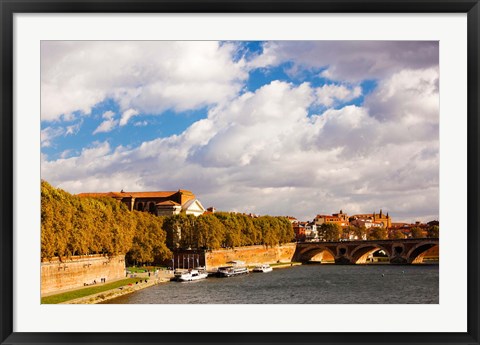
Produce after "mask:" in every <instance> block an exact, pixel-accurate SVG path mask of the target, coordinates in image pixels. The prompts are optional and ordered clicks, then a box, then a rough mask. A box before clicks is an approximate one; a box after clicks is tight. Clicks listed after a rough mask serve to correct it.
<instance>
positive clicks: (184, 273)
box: [172, 269, 208, 282]
mask: <svg viewBox="0 0 480 345" xmlns="http://www.w3.org/2000/svg"><path fill="white" fill-rule="evenodd" d="M207 277H208V273H207V272H205V271H204V270H198V269H189V270H176V271H175V273H174V277H173V278H172V280H174V281H179V282H190V281H194V280H201V279H205V278H207Z"/></svg>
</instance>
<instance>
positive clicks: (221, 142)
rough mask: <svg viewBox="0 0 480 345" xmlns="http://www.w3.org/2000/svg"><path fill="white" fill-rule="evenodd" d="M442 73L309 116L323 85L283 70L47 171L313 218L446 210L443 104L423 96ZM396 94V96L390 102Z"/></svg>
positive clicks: (71, 179) (96, 185) (413, 215)
mask: <svg viewBox="0 0 480 345" xmlns="http://www.w3.org/2000/svg"><path fill="white" fill-rule="evenodd" d="M435 84H436V78H435V77H434V73H433V72H431V71H430V70H429V69H426V70H423V69H421V70H416V71H414V70H410V71H406V72H399V73H397V74H395V75H393V76H392V77H391V78H389V79H387V80H386V81H385V82H382V83H380V84H379V87H378V90H376V91H375V92H374V93H372V94H370V95H368V96H367V98H366V104H368V107H360V106H347V107H343V108H341V109H337V110H332V109H330V110H327V111H326V112H325V113H323V114H320V115H315V116H311V117H309V116H308V108H309V107H310V106H311V105H312V104H313V103H314V102H315V101H316V99H317V98H316V96H317V93H318V90H316V89H314V88H312V87H311V86H310V85H309V84H307V83H305V84H302V85H300V86H294V85H292V84H288V83H285V82H280V81H274V82H272V83H271V84H269V85H265V86H263V87H261V88H260V89H258V90H257V91H256V92H254V93H251V92H247V93H244V94H242V95H240V96H238V97H237V98H235V99H233V100H232V101H231V102H229V103H228V104H227V103H225V104H221V105H218V106H216V107H213V108H212V109H210V111H209V113H208V118H207V119H203V120H200V121H197V122H195V123H194V124H193V125H192V126H190V127H189V128H188V129H187V130H186V131H185V132H184V133H182V134H181V135H173V136H171V137H168V138H160V139H156V140H152V141H148V142H144V143H143V144H142V145H140V146H139V147H137V148H133V149H128V148H125V147H119V148H116V149H113V150H112V148H111V147H110V146H109V144H108V143H97V144H95V145H94V146H93V147H90V148H89V149H84V150H83V151H82V152H81V154H80V155H78V156H76V157H71V158H68V159H59V160H55V161H43V162H42V177H43V178H46V179H47V180H48V181H50V182H52V183H53V184H54V185H56V186H59V187H62V188H65V189H67V190H69V191H71V192H75V193H77V192H85V191H109V190H120V189H122V188H123V189H126V190H162V189H163V190H176V189H179V188H184V189H190V190H192V191H193V192H194V193H196V194H197V196H198V197H199V198H200V199H201V201H202V203H204V204H205V205H207V206H216V207H217V208H219V209H222V210H232V211H234V210H235V211H240V212H255V213H260V214H267V213H268V214H274V215H293V216H296V217H298V218H300V219H305V220H306V219H308V218H311V217H313V216H314V215H315V214H316V213H318V212H320V211H323V212H334V211H338V210H339V209H343V210H344V211H346V212H349V213H354V212H372V211H374V210H378V209H379V208H383V210H384V211H389V212H390V214H391V215H392V216H393V217H394V219H395V220H398V221H401V220H415V219H420V218H419V217H423V218H421V219H424V218H425V217H430V216H431V218H435V217H437V216H438V164H439V156H438V131H435V130H431V127H432V126H433V127H434V128H435V126H436V127H438V108H437V106H438V104H437V103H435V102H433V101H427V102H426V103H425V104H423V101H424V97H425V95H426V94H431V97H432V99H433V98H437V100H438V90H437V89H436V88H435V87H434V85H435ZM391 88H395V90H394V92H393V93H391V94H390V93H389V90H391ZM411 90H417V91H416V92H410V91H411ZM422 90H423V91H422ZM418 91H420V92H418ZM335 92H337V91H335ZM350 92H353V93H354V92H355V91H353V90H350ZM422 92H424V93H422ZM346 94H347V93H345V95H346ZM336 95H339V94H336ZM396 95H397V96H396ZM341 97H350V96H348V95H347V96H344V94H342V95H340V96H338V97H337V96H335V98H341ZM385 97H386V98H385ZM389 97H390V101H391V102H393V104H395V106H394V107H392V108H391V109H388V107H386V106H385V107H379V106H378V104H382V100H384V99H387V101H386V103H388V102H390V101H388V98H389ZM404 97H409V99H408V106H407V108H408V109H415V108H416V107H417V106H418V107H419V109H421V112H416V113H415V114H416V116H417V121H416V122H415V123H416V125H415V128H412V125H411V123H412V119H411V118H410V117H409V116H405V115H404V114H403V113H402V114H403V115H402V114H400V115H399V114H398V109H399V106H398V105H397V104H396V102H401V101H402V100H404ZM386 103H385V104H386ZM373 109H376V111H373ZM379 109H381V110H382V111H380V110H379ZM402 111H403V110H402ZM435 112H437V116H436V117H435V116H434V113H435ZM408 113H409V114H410V110H409V112H408ZM379 114H381V116H380V115H379Z"/></svg>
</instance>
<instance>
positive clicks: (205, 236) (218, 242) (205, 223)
mask: <svg viewBox="0 0 480 345" xmlns="http://www.w3.org/2000/svg"><path fill="white" fill-rule="evenodd" d="M195 224H196V225H195V232H196V239H197V241H196V247H197V248H206V249H218V248H220V247H221V246H222V243H223V241H224V240H223V239H224V238H225V227H224V225H223V224H222V222H220V220H218V218H217V217H215V216H214V215H211V214H206V215H201V216H199V217H198V218H197V221H196V223H195Z"/></svg>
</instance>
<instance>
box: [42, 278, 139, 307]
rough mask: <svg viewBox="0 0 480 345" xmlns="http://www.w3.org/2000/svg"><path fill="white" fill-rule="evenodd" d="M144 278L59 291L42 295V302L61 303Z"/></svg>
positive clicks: (133, 282)
mask: <svg viewBox="0 0 480 345" xmlns="http://www.w3.org/2000/svg"><path fill="white" fill-rule="evenodd" d="M144 279H145V278H128V279H123V280H119V281H116V282H113V283H109V284H101V285H96V286H92V287H89V288H83V289H79V290H75V291H69V292H64V293H60V294H57V295H52V296H47V297H42V304H57V303H62V302H66V301H70V300H72V299H76V298H81V297H85V296H89V295H94V294H96V293H99V292H103V291H107V290H112V289H116V288H119V287H121V286H125V285H128V284H135V283H136V282H137V281H140V280H144Z"/></svg>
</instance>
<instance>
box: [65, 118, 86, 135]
mask: <svg viewBox="0 0 480 345" xmlns="http://www.w3.org/2000/svg"><path fill="white" fill-rule="evenodd" d="M81 126H82V121H79V122H78V123H76V124H73V125H70V126H67V128H66V130H65V136H67V135H75V134H77V133H78V132H79V131H80V127H81Z"/></svg>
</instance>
